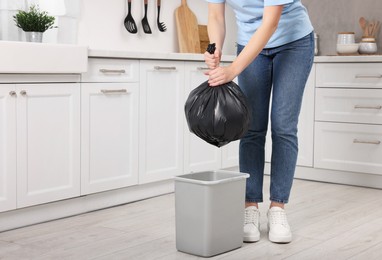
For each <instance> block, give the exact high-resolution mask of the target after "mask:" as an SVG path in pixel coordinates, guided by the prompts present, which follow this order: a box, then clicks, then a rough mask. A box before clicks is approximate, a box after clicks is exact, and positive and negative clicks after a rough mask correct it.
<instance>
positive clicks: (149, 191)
mask: <svg viewBox="0 0 382 260" xmlns="http://www.w3.org/2000/svg"><path fill="white" fill-rule="evenodd" d="M171 192H174V181H173V180H166V181H161V182H155V183H148V184H143V185H136V186H131V187H127V188H123V189H117V190H112V191H106V192H100V193H95V194H91V195H86V196H81V197H77V198H72V199H67V200H62V201H57V202H52V203H47V204H42V205H37V206H32V207H27V208H22V209H16V210H12V211H7V212H2V213H0V232H2V231H6V230H11V229H15V228H20V227H25V226H29V225H33V224H37V223H42V222H46V221H51V220H55V219H60V218H65V217H70V216H74V215H78V214H83V213H87V212H91V211H95V210H99V209H104V208H109V207H114V206H118V205H122V204H126V203H130V202H135V201H139V200H143V199H147V198H152V197H155V196H159V195H163V194H168V193H171Z"/></svg>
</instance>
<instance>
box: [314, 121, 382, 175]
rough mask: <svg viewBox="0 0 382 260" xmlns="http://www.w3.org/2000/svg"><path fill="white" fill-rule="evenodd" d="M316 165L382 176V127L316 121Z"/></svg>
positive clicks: (317, 166)
mask: <svg viewBox="0 0 382 260" xmlns="http://www.w3.org/2000/svg"><path fill="white" fill-rule="evenodd" d="M314 158H315V160H314V166H315V167H316V168H323V169H332V170H342V171H350V172H361V173H372V174H379V175H382V160H381V158H382V126H381V125H368V124H348V123H329V122H316V131H315V157H314Z"/></svg>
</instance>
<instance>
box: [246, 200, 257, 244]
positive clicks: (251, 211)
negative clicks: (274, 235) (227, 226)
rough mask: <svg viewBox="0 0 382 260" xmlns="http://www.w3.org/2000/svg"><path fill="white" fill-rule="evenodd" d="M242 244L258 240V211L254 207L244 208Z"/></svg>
mask: <svg viewBox="0 0 382 260" xmlns="http://www.w3.org/2000/svg"><path fill="white" fill-rule="evenodd" d="M243 240H244V242H257V241H259V240H260V211H259V210H258V208H256V207H255V206H250V207H246V208H245V211H244V238H243Z"/></svg>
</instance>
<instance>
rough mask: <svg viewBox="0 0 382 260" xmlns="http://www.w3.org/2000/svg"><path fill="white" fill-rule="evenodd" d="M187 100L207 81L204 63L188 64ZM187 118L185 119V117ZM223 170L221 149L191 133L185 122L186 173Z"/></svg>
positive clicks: (186, 66) (186, 76)
mask: <svg viewBox="0 0 382 260" xmlns="http://www.w3.org/2000/svg"><path fill="white" fill-rule="evenodd" d="M185 69H186V71H185V73H186V75H185V79H186V81H185V90H186V92H185V99H184V102H186V100H187V98H188V95H189V94H190V92H191V91H192V90H193V89H195V88H196V87H198V86H199V85H200V84H201V83H203V82H204V81H206V80H207V79H208V77H206V75H204V71H206V65H205V63H204V62H203V63H202V62H186V65H185ZM184 118H185V117H184ZM220 168H221V152H220V149H219V148H217V147H215V146H213V145H211V144H209V143H207V142H205V141H204V140H203V139H201V138H199V137H197V136H196V135H195V134H193V133H191V132H190V130H189V128H188V125H187V122H186V120H184V173H189V172H197V171H207V170H217V169H220Z"/></svg>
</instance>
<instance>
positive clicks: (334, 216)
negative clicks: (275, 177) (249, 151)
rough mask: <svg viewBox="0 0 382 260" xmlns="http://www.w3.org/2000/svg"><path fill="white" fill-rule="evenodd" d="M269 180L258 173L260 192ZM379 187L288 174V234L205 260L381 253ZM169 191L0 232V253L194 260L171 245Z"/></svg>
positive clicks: (18, 256)
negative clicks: (289, 237)
mask: <svg viewBox="0 0 382 260" xmlns="http://www.w3.org/2000/svg"><path fill="white" fill-rule="evenodd" d="M268 186H269V178H268V177H266V178H265V186H264V187H265V188H264V192H265V197H266V198H267V197H269V196H268ZM381 205H382V190H376V189H367V188H360V187H352V186H344V185H334V184H327V183H319V182H310V181H302V180H295V183H294V188H293V191H292V196H291V202H290V204H288V206H287V212H288V216H289V222H290V224H291V226H292V230H293V235H294V240H293V242H292V243H290V244H283V245H280V244H273V243H271V242H269V241H268V238H267V235H266V218H265V216H266V208H267V206H268V203H266V204H265V203H264V204H262V205H261V208H260V209H261V212H262V216H261V224H262V226H261V231H262V237H261V240H260V241H259V242H257V243H253V244H244V245H243V247H242V248H240V249H237V250H234V251H231V252H228V253H225V254H222V255H219V256H216V257H213V258H210V259H224V260H227V259H232V260H236V259H237V260H242V259H304V260H305V259H308V260H310V259H320V260H327V259H329V260H331V259H336V260H337V259H362V260H364V259H367V260H372V259H382V207H381ZM174 216H175V210H174V194H168V195H164V196H160V197H156V198H152V199H148V200H144V201H140V202H136V203H130V204H127V205H123V206H119V207H114V208H109V209H105V210H101V211H96V212H92V213H88V214H84V215H80V216H75V217H71V218H66V219H61V220H56V221H52V222H48V223H43V224H39V225H34V226H30V227H25V228H20V229H17V230H12V231H8V232H3V233H0V259H39V260H40V259H41V260H43V259H81V260H82V259H105V260H106V259H107V260H109V259H133V260H135V259H137V260H143V259H162V260H167V259H170V260H171V259H198V258H197V257H195V256H191V255H187V254H183V253H180V252H177V250H176V248H175V223H174Z"/></svg>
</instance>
